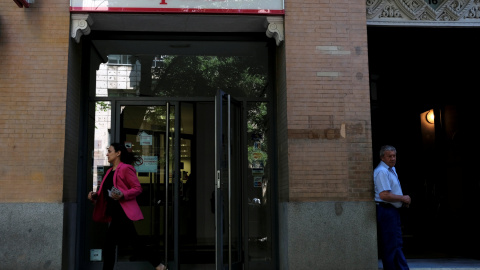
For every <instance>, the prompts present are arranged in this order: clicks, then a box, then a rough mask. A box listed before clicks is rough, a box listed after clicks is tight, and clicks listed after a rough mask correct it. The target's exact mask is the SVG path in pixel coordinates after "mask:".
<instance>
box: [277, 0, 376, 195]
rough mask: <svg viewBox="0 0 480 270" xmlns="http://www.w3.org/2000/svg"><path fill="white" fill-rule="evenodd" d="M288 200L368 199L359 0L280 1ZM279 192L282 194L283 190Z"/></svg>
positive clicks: (366, 103) (365, 59)
mask: <svg viewBox="0 0 480 270" xmlns="http://www.w3.org/2000/svg"><path fill="white" fill-rule="evenodd" d="M285 9H286V16H285V46H286V70H287V78H286V83H287V112H288V114H287V115H288V124H287V125H288V131H287V132H288V143H289V146H288V159H289V161H288V162H289V182H288V186H285V185H280V189H281V190H280V194H283V193H284V192H285V191H284V189H285V188H287V189H288V192H287V193H288V200H289V201H367V200H371V199H372V190H373V189H372V180H371V179H372V176H371V173H372V160H371V159H372V158H371V135H370V130H371V128H370V124H371V123H370V99H369V83H368V77H369V75H368V54H367V31H366V15H365V1H353V2H352V1H323V0H320V1H312V0H307V1H304V0H302V1H300V0H287V1H285ZM282 189H283V190H282Z"/></svg>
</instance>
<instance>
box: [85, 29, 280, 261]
mask: <svg viewBox="0 0 480 270" xmlns="http://www.w3.org/2000/svg"><path fill="white" fill-rule="evenodd" d="M92 36H95V35H94V34H92ZM269 42H270V41H268V42H267V41H265V40H256V41H255V40H253V41H252V40H249V41H234V42H232V41H228V42H227V41H220V42H217V41H216V42H202V41H198V40H196V41H192V42H190V41H185V40H182V41H158V40H153V41H152V40H147V41H142V40H139V39H135V40H131V42H128V41H125V40H104V39H98V40H93V41H92V42H91V45H92V47H94V48H95V50H96V51H97V52H99V54H100V55H102V56H103V55H104V56H105V57H104V58H105V59H106V60H107V62H106V63H104V64H100V63H99V66H100V67H99V68H98V67H97V65H96V64H93V65H92V66H93V67H95V69H92V70H91V72H92V73H93V72H94V73H95V74H94V77H95V80H94V86H95V87H92V88H91V89H92V90H91V92H90V104H91V105H92V106H91V107H90V108H91V110H90V115H91V116H92V117H91V119H92V120H93V121H91V122H90V129H89V130H90V132H92V140H91V142H90V143H89V145H91V146H92V148H93V149H92V152H93V155H92V160H91V164H92V167H91V170H92V175H91V176H92V178H91V182H90V180H89V181H87V186H88V188H89V189H95V188H96V187H97V186H98V184H99V183H100V182H101V180H102V177H103V173H105V172H106V170H107V169H108V167H109V164H108V163H107V162H106V160H105V153H104V151H105V149H106V148H107V147H108V146H109V144H110V143H112V142H121V143H125V144H126V145H127V146H128V148H129V149H130V150H131V151H132V152H134V153H135V154H136V155H138V156H141V157H142V162H140V163H139V164H136V165H135V168H136V170H137V175H138V178H139V181H140V182H141V185H142V188H143V193H142V194H141V195H140V196H139V197H138V198H137V201H138V203H139V204H140V207H141V209H142V212H143V214H144V216H145V219H144V220H142V221H139V222H136V223H137V224H136V229H137V232H138V234H139V235H140V238H141V239H142V240H143V242H144V243H145V244H147V245H148V246H150V247H152V249H154V250H155V251H156V252H157V253H158V254H161V257H162V258H166V261H167V263H168V267H169V269H212V270H213V269H227V268H228V269H242V268H244V269H275V261H276V260H275V254H276V253H275V245H274V243H275V236H274V232H275V228H274V224H275V223H274V222H273V220H274V218H275V215H274V213H275V212H274V210H275V204H274V202H275V200H274V192H273V190H274V181H272V180H273V177H272V173H271V171H272V166H273V158H271V159H269V157H273V156H274V155H273V147H272V146H273V144H272V143H271V142H272V141H273V139H272V138H273V137H272V136H273V134H274V132H273V130H274V125H273V121H269V118H270V117H271V114H272V111H273V107H272V105H273V102H272V100H273V97H272V94H271V93H272V89H271V85H272V84H271V82H270V80H272V79H271V78H270V72H271V69H270V59H272V58H271V53H270V49H269V48H270V45H269V44H270V43H269ZM172 44H173V45H172ZM205 46H207V47H208V50H202V52H203V53H208V55H203V54H202V55H196V54H197V53H198V51H197V50H199V49H202V48H206V47H205ZM117 48H118V50H117ZM113 49H116V50H114V53H113V54H112V53H110V54H107V52H111V51H112V50H113ZM169 53H172V54H169ZM99 54H97V53H95V54H93V55H92V59H93V60H92V62H93V63H95V61H97V60H100V61H99V62H102V60H101V59H102V58H103V57H100V59H98V58H96V57H97V56H99ZM220 86H224V87H225V89H226V92H221V91H217V89H220V88H223V87H220ZM230 94H231V95H230ZM234 97H235V98H234ZM91 210H92V208H91V207H90V206H89V205H87V211H86V216H85V217H86V222H87V229H86V233H87V235H88V240H86V243H85V254H86V264H87V267H86V268H87V269H100V268H101V265H102V261H101V256H98V254H99V252H101V248H102V245H103V243H102V235H103V232H104V231H105V226H103V227H102V225H99V224H92V223H91V218H90V216H91V215H90V213H91ZM92 254H93V255H92ZM95 255H97V256H95ZM118 262H119V263H118V267H119V268H118V269H150V268H151V266H150V265H149V264H148V263H146V262H145V260H144V259H143V257H142V254H135V250H132V249H131V248H130V247H122V249H119V251H118Z"/></svg>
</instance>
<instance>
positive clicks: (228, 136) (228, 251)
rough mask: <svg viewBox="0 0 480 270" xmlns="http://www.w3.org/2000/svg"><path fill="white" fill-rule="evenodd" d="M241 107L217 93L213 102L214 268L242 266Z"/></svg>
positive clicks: (229, 98) (228, 96)
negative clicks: (214, 173) (214, 142)
mask: <svg viewBox="0 0 480 270" xmlns="http://www.w3.org/2000/svg"><path fill="white" fill-rule="evenodd" d="M240 119H241V112H240V103H239V102H237V101H235V100H234V99H233V98H232V97H231V96H230V95H229V94H227V93H225V92H223V91H221V90H219V91H218V92H217V95H216V98H215V141H216V144H215V172H216V175H215V234H216V235H215V236H216V244H215V266H216V269H217V270H223V269H241V265H242V263H241V262H242V245H241V243H242V238H241V235H242V234H241V232H242V226H241V216H242V203H241V201H242V200H241V198H242V196H241V190H242V181H241V180H242V175H241V174H242V170H241V158H240V156H241V148H240V146H241V140H240V134H241V132H240V127H241V125H240Z"/></svg>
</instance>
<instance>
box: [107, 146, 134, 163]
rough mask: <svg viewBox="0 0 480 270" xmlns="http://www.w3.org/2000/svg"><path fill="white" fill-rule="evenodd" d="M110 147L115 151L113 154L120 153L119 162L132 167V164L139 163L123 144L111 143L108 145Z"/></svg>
mask: <svg viewBox="0 0 480 270" xmlns="http://www.w3.org/2000/svg"><path fill="white" fill-rule="evenodd" d="M110 146H112V147H113V149H115V152H118V151H120V152H121V155H120V161H121V162H123V163H125V164H130V165H133V164H134V163H139V162H140V158H139V157H138V156H136V155H135V154H134V153H132V152H129V151H128V150H127V148H126V147H125V145H124V144H122V143H112V144H110Z"/></svg>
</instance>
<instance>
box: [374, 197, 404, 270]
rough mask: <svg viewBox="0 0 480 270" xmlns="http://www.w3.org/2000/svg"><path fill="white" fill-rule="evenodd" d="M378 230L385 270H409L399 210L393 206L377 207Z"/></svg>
mask: <svg viewBox="0 0 480 270" xmlns="http://www.w3.org/2000/svg"><path fill="white" fill-rule="evenodd" d="M377 229H378V237H379V240H380V248H381V254H382V263H383V269H385V270H408V269H409V268H408V264H407V260H406V259H405V256H404V254H403V250H402V248H403V239H402V228H401V221H400V213H399V212H398V209H397V208H395V207H393V206H382V205H377Z"/></svg>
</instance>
